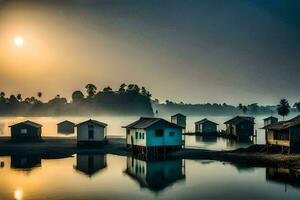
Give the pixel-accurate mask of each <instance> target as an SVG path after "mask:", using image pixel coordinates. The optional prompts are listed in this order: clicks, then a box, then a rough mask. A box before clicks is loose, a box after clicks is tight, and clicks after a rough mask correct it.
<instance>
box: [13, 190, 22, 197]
mask: <svg viewBox="0 0 300 200" xmlns="http://www.w3.org/2000/svg"><path fill="white" fill-rule="evenodd" d="M14 197H15V199H16V200H21V199H22V198H23V191H22V190H21V189H17V190H16V191H15V195H14Z"/></svg>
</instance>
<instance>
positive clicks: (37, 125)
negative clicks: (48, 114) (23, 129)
mask: <svg viewBox="0 0 300 200" xmlns="http://www.w3.org/2000/svg"><path fill="white" fill-rule="evenodd" d="M19 124H25V125H28V126H32V127H35V128H41V127H42V125H41V124H38V123H35V122H32V121H30V120H27V121H24V122H20V123H17V124H13V125H11V126H9V127H14V126H17V125H19Z"/></svg>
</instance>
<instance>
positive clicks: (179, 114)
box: [171, 113, 186, 117]
mask: <svg viewBox="0 0 300 200" xmlns="http://www.w3.org/2000/svg"><path fill="white" fill-rule="evenodd" d="M177 116H182V117H186V116H185V115H184V114H181V113H177V114H175V115H172V116H171V117H177Z"/></svg>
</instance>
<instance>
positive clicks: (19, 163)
mask: <svg viewBox="0 0 300 200" xmlns="http://www.w3.org/2000/svg"><path fill="white" fill-rule="evenodd" d="M41 165H42V162H41V157H40V156H37V155H30V156H29V155H14V156H11V160H10V167H11V168H13V169H22V170H32V168H35V167H41Z"/></svg>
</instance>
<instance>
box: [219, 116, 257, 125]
mask: <svg viewBox="0 0 300 200" xmlns="http://www.w3.org/2000/svg"><path fill="white" fill-rule="evenodd" d="M244 121H250V122H252V123H253V124H254V117H244V116H236V117H234V118H232V119H230V120H228V121H226V122H224V124H232V125H237V124H240V123H242V122H244Z"/></svg>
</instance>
